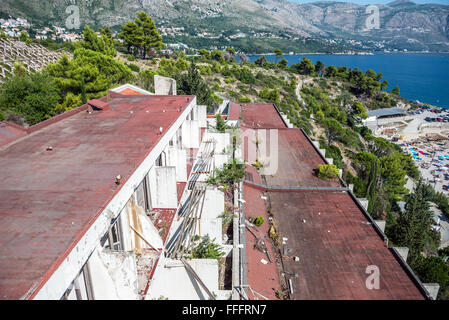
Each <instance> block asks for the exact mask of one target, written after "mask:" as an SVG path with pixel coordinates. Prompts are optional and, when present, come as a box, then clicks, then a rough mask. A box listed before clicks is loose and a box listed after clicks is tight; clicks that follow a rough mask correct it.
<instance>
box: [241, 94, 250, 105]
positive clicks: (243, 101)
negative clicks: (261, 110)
mask: <svg viewBox="0 0 449 320" xmlns="http://www.w3.org/2000/svg"><path fill="white" fill-rule="evenodd" d="M239 102H240V103H250V102H251V99H250V98H249V97H248V96H244V97H240V98H239Z"/></svg>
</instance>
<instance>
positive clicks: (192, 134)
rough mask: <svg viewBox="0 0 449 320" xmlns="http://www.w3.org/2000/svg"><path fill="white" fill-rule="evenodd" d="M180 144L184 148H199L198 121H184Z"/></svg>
mask: <svg viewBox="0 0 449 320" xmlns="http://www.w3.org/2000/svg"><path fill="white" fill-rule="evenodd" d="M182 143H183V146H184V148H199V147H200V127H199V121H198V120H186V121H185V122H184V123H183V125H182Z"/></svg>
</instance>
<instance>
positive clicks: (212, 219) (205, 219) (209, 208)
mask: <svg viewBox="0 0 449 320" xmlns="http://www.w3.org/2000/svg"><path fill="white" fill-rule="evenodd" d="M224 210H225V206H224V194H223V192H221V191H219V190H218V189H217V188H214V189H207V190H206V194H205V199H204V204H203V211H202V213H201V220H200V221H199V227H197V228H196V234H197V235H199V236H200V237H201V238H202V237H204V236H205V235H209V237H210V238H211V239H212V240H213V239H215V243H218V244H219V245H222V244H223V232H222V229H223V227H222V219H221V218H219V216H220V215H221V214H222V213H223V212H224Z"/></svg>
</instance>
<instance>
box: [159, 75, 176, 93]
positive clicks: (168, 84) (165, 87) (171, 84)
mask: <svg viewBox="0 0 449 320" xmlns="http://www.w3.org/2000/svg"><path fill="white" fill-rule="evenodd" d="M154 92H155V93H156V95H163V96H164V95H170V96H176V80H174V79H171V78H167V77H162V76H158V75H155V76H154Z"/></svg>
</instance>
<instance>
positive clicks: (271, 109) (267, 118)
mask: <svg viewBox="0 0 449 320" xmlns="http://www.w3.org/2000/svg"><path fill="white" fill-rule="evenodd" d="M240 106H241V116H242V124H241V126H242V127H246V128H253V129H270V128H287V126H286V124H285V123H284V120H282V117H281V115H280V114H279V112H278V111H277V110H276V108H275V106H274V105H273V104H241V105H240Z"/></svg>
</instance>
